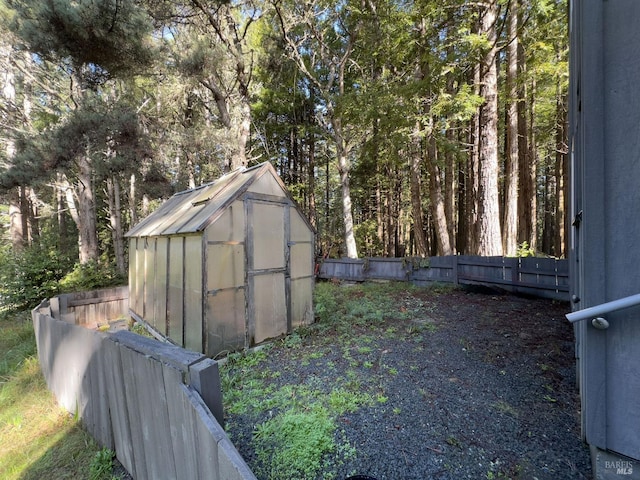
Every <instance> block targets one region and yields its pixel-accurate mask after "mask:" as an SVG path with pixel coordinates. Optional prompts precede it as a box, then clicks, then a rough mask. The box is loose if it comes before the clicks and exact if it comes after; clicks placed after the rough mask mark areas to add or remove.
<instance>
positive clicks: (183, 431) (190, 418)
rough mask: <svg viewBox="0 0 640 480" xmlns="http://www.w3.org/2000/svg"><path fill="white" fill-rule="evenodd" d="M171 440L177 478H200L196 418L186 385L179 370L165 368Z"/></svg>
mask: <svg viewBox="0 0 640 480" xmlns="http://www.w3.org/2000/svg"><path fill="white" fill-rule="evenodd" d="M164 375H165V385H166V394H167V406H168V410H167V413H168V416H169V425H170V430H169V432H170V440H171V444H172V447H173V453H174V456H175V458H176V478H198V457H197V448H196V436H195V435H194V434H193V432H194V430H195V423H194V422H195V420H194V414H193V409H192V408H191V403H190V401H189V398H188V397H187V395H186V389H187V388H188V387H187V386H186V385H183V384H182V382H181V381H178V380H179V378H177V377H176V375H177V376H179V375H180V374H179V372H178V371H177V370H171V369H165V370H164Z"/></svg>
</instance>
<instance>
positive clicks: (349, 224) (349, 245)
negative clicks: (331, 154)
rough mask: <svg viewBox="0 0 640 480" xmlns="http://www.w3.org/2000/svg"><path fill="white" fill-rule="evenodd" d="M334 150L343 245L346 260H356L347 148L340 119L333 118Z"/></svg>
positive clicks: (349, 164)
mask: <svg viewBox="0 0 640 480" xmlns="http://www.w3.org/2000/svg"><path fill="white" fill-rule="evenodd" d="M332 124H333V128H334V132H335V133H334V135H335V142H336V150H337V154H338V173H339V174H340V190H341V192H342V219H343V222H344V243H345V248H346V253H347V257H348V258H358V248H357V246H356V237H355V232H354V230H353V228H354V225H353V207H352V205H351V187H350V185H349V177H350V173H351V161H350V160H349V148H348V146H347V144H346V142H345V140H344V137H343V131H342V119H340V118H335V117H334V118H333V119H332Z"/></svg>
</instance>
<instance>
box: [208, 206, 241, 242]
mask: <svg viewBox="0 0 640 480" xmlns="http://www.w3.org/2000/svg"><path fill="white" fill-rule="evenodd" d="M207 239H208V240H210V241H214V242H242V241H244V204H243V203H242V202H240V201H237V202H233V203H232V204H231V205H230V206H229V207H228V208H227V209H226V210H225V211H224V213H223V214H222V216H221V217H220V218H219V219H217V220H216V221H215V222H214V223H212V224H211V225H209V227H208V228H207Z"/></svg>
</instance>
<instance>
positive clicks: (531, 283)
mask: <svg viewBox="0 0 640 480" xmlns="http://www.w3.org/2000/svg"><path fill="white" fill-rule="evenodd" d="M318 276H319V277H320V278H325V279H340V280H347V281H365V280H373V279H385V280H399V281H407V280H408V281H411V282H413V283H414V284H417V285H425V284H429V283H433V282H443V283H454V284H465V285H489V286H495V287H499V288H501V289H503V290H507V291H510V292H514V293H522V294H529V295H535V296H538V297H545V298H552V299H558V300H568V299H569V267H568V263H567V261H566V260H557V259H554V258H531V257H529V258H510V257H478V256H471V255H449V256H440V257H430V258H428V259H425V258H385V259H379V258H365V259H345V258H343V259H327V260H324V261H323V263H322V264H321V265H320V269H319V274H318Z"/></svg>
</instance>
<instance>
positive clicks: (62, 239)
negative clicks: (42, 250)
mask: <svg viewBox="0 0 640 480" xmlns="http://www.w3.org/2000/svg"><path fill="white" fill-rule="evenodd" d="M68 185H69V184H68V182H67V180H66V177H65V176H64V175H63V174H62V173H60V172H58V173H56V183H55V187H54V188H55V196H56V206H57V212H56V213H57V220H58V248H59V249H60V251H61V252H64V253H67V252H68V251H69V247H70V246H71V243H72V242H71V239H70V238H69V235H68V231H67V215H66V213H65V211H66V208H65V189H66V187H68Z"/></svg>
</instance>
